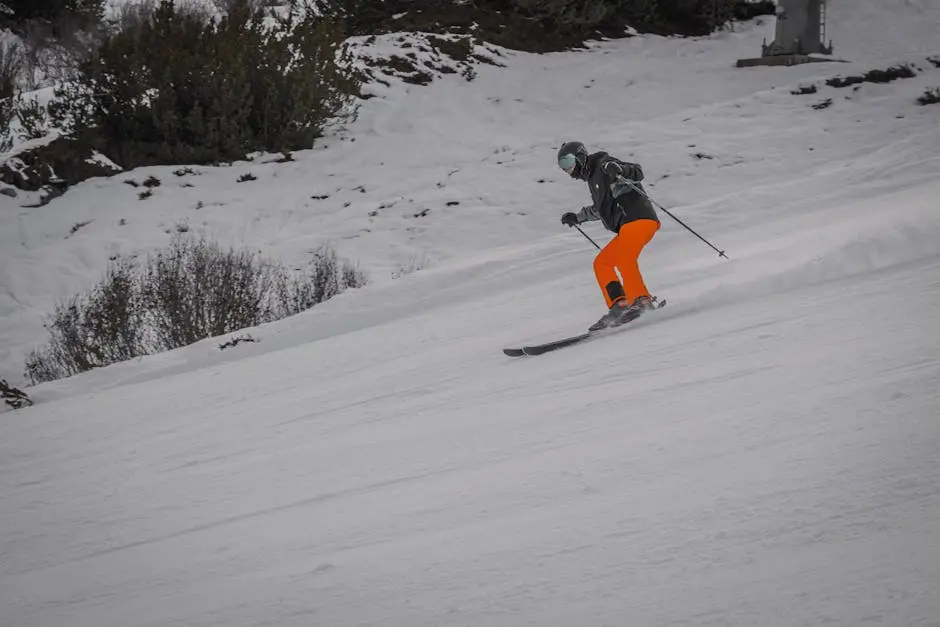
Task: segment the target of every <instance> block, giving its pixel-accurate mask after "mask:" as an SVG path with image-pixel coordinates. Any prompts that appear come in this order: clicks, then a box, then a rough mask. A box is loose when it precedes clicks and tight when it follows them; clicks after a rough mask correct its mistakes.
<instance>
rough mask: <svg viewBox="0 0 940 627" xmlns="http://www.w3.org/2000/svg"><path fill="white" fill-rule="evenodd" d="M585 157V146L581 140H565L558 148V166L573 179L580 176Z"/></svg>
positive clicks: (586, 152) (586, 155)
mask: <svg viewBox="0 0 940 627" xmlns="http://www.w3.org/2000/svg"><path fill="white" fill-rule="evenodd" d="M587 158H588V151H587V148H585V147H584V144H582V143H581V142H565V143H564V144H563V145H562V147H561V148H559V149H558V167H559V168H561V169H562V170H564V171H565V172H567V173H568V175H569V176H570V177H571V178H573V179H577V178H581V175H582V173H583V172H584V165H585V163H587Z"/></svg>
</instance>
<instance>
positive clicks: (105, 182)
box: [0, 0, 940, 627]
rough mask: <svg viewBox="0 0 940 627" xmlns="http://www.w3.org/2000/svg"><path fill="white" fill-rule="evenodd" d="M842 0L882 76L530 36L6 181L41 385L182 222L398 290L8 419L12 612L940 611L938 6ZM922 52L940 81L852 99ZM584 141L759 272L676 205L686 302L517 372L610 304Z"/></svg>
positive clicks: (838, 19)
mask: <svg viewBox="0 0 940 627" xmlns="http://www.w3.org/2000/svg"><path fill="white" fill-rule="evenodd" d="M829 19H830V22H829V30H828V32H829V36H830V37H832V39H833V40H834V43H835V45H836V55H837V56H838V57H840V58H842V59H845V60H847V61H848V63H818V64H809V65H803V66H796V67H791V68H747V69H737V68H735V67H734V62H735V60H736V59H738V58H742V57H748V56H755V55H756V54H758V53H759V50H760V43H761V41H762V39H763V38H765V37H766V38H768V39H770V38H772V36H773V20H765V21H764V22H763V23H762V24H756V23H749V24H745V25H740V24H739V25H737V26H736V27H735V30H734V31H732V32H722V33H718V34H716V35H714V36H711V37H708V38H698V39H683V40H679V39H667V38H660V37H650V36H643V37H635V38H632V39H627V40H620V41H608V42H601V43H596V44H594V45H592V46H591V47H590V49H588V50H583V51H577V52H568V53H558V54H550V55H527V54H521V53H514V52H510V51H502V53H501V54H502V56H501V57H500V58H499V61H500V62H501V63H503V64H504V65H505V66H506V67H496V66H487V65H482V66H479V67H478V68H477V71H478V76H477V78H476V79H475V80H473V81H466V80H464V79H463V78H461V77H460V76H457V75H454V76H448V77H444V78H442V79H440V80H437V81H435V83H433V84H432V85H431V86H428V87H416V86H411V85H405V84H402V83H399V82H393V83H392V84H391V86H390V87H387V88H386V87H384V86H376V87H374V88H373V89H374V93H375V94H376V96H377V97H375V98H372V99H369V100H366V101H365V102H364V103H363V107H362V110H361V112H360V115H359V118H358V119H357V120H356V121H355V122H354V123H353V124H351V125H350V126H349V127H348V128H347V129H345V130H343V131H341V132H338V133H337V134H334V135H332V136H331V137H330V138H328V139H327V140H326V141H324V142H323V143H322V144H320V145H318V147H317V148H316V149H314V150H311V151H306V152H301V153H296V154H295V155H294V157H295V160H294V161H293V162H289V163H281V164H277V163H273V161H274V159H275V157H276V155H274V156H270V155H269V156H261V157H259V158H258V159H256V160H255V161H254V162H244V163H237V164H234V165H232V166H231V167H225V168H208V167H196V168H193V169H194V171H195V172H196V174H191V175H186V176H175V175H174V174H173V173H172V171H173V169H174V168H147V169H143V170H139V171H133V172H127V173H122V174H119V175H117V176H115V177H113V178H110V179H96V180H91V181H88V182H86V183H84V184H82V185H80V186H77V187H76V188H73V189H72V190H70V191H69V192H68V193H67V194H66V195H65V196H63V197H62V198H59V199H57V200H55V201H53V202H52V203H50V204H49V205H47V206H44V207H39V208H26V207H24V206H23V205H24V204H28V202H29V201H30V200H31V199H32V197H28V195H21V196H20V197H19V198H15V199H14V198H7V197H5V196H0V338H2V341H0V375H2V376H4V377H6V378H9V379H10V380H11V381H15V382H18V383H21V382H22V378H21V373H22V363H23V359H24V357H25V355H26V354H27V352H28V351H29V350H30V349H31V348H32V347H35V346H38V345H39V344H41V342H42V340H43V338H44V330H43V328H42V321H43V318H42V316H43V315H44V314H45V313H47V312H48V311H49V310H50V309H51V307H52V305H53V304H54V303H55V302H56V301H57V300H58V299H62V298H65V297H67V296H69V295H71V294H73V293H75V292H78V291H81V290H83V289H87V288H88V286H90V285H91V284H92V283H93V282H94V281H95V280H96V279H97V278H98V277H99V276H100V274H101V272H102V271H103V270H104V269H105V268H106V266H107V263H108V258H109V257H110V256H113V255H117V254H134V253H137V254H140V255H145V254H147V253H148V252H151V251H153V250H155V249H156V248H157V247H159V246H161V245H163V244H165V243H166V242H167V241H168V240H169V238H170V237H171V235H172V234H173V233H175V232H176V231H177V230H179V229H178V228H177V226H178V225H183V226H185V227H186V228H189V229H191V231H192V232H197V233H198V232H202V233H205V234H206V235H208V236H210V237H212V238H213V239H216V240H218V241H220V242H222V243H223V244H232V245H238V246H240V245H247V246H250V247H252V248H253V249H257V250H261V251H262V252H264V253H265V254H267V255H270V256H272V257H277V258H279V259H281V260H283V261H285V263H289V264H292V265H295V266H298V267H299V266H301V265H302V264H304V263H305V262H306V260H307V259H308V258H309V254H310V251H311V250H315V249H316V248H317V246H319V245H320V244H322V243H324V242H331V243H333V244H334V245H335V246H336V247H337V249H338V251H339V253H340V254H341V255H342V256H344V257H348V258H350V259H353V260H355V261H357V262H358V263H359V264H360V266H361V267H362V268H363V269H364V270H365V271H367V272H368V273H369V274H370V276H371V278H372V283H371V284H370V285H369V286H367V287H365V288H363V289H360V290H354V291H349V292H346V293H344V294H342V295H341V296H339V297H337V298H335V299H333V300H331V301H329V302H327V303H324V304H322V305H319V306H317V307H315V308H313V309H312V310H310V311H308V312H306V313H304V314H301V315H298V316H295V317H293V318H290V319H286V320H282V321H280V322H278V323H274V324H270V325H266V326H264V327H260V328H257V329H250V330H248V332H250V333H251V334H252V336H253V337H254V338H255V339H257V340H258V341H257V342H255V343H250V344H240V345H238V346H237V347H235V348H232V349H229V350H226V351H220V350H219V348H218V345H219V343H220V342H221V341H222V340H223V339H224V338H216V339H212V340H207V341H204V342H201V343H199V344H196V345H194V346H191V347H187V348H185V349H181V350H177V351H173V352H171V353H165V354H161V355H155V356H151V357H147V358H144V359H140V360H135V361H133V362H127V363H122V364H117V365H114V366H112V367H109V368H104V369H101V370H97V371H92V372H89V373H85V374H83V375H80V376H76V377H72V378H70V379H67V380H63V381H59V382H55V383H50V384H44V385H41V386H36V387H31V388H28V391H29V393H30V394H31V396H32V397H33V398H34V400H35V401H36V405H35V406H34V407H32V408H29V409H25V410H20V411H15V412H12V411H11V412H7V413H3V414H2V419H0V495H2V500H0V625H2V626H3V627H109V626H112V625H113V626H116V627H156V626H165V625H187V626H196V625H198V626H209V625H212V626H219V627H222V626H224V627H243V626H244V627H248V626H261V625H272V626H274V625H276V626H278V627H295V626H296V627H301V626H304V627H307V626H310V625H329V626H340V625H343V626H345V625H382V626H386V625H401V626H407V627H417V626H424V625H427V626H441V625H474V626H476V625H529V624H531V625H558V626H569V625H575V624H580V625H591V626H595V625H611V626H614V625H617V626H620V625H631V626H640V625H644V626H645V625H650V626H653V625H656V626H659V625H671V626H672V625H688V626H695V627H701V626H705V625H741V626H748V627H753V626H756V625H760V626H773V627H776V626H780V627H784V626H787V627H789V626H793V625H823V624H825V625H844V626H846V627H849V626H851V627H859V626H861V625H886V626H892V627H895V626H901V625H904V626H913V625H918V626H923V627H937V626H940V594H938V582H940V456H938V453H937V452H938V451H940V421H938V419H940V385H938V381H940V332H938V329H940V326H938V315H940V245H938V242H940V210H938V209H940V206H938V203H940V201H938V199H940V151H938V149H937V147H938V146H940V107H937V106H936V105H930V106H919V105H918V104H917V103H916V99H917V97H918V96H919V95H920V94H922V93H923V92H924V91H925V90H927V89H930V88H934V87H940V68H936V67H934V65H933V64H931V63H930V62H929V61H927V59H928V57H932V56H940V2H938V1H937V0H919V1H917V2H914V1H907V2H901V1H900V0H897V1H885V2H878V3H859V2H847V1H843V2H832V3H831V4H830V7H829ZM396 39H397V37H395V36H392V37H387V38H385V39H383V40H380V41H379V42H378V44H377V46H379V48H378V49H382V47H383V46H384V47H385V48H387V49H389V50H390V49H393V47H394V46H395V45H396ZM897 63H912V64H914V65H915V66H916V67H917V68H918V70H919V71H918V73H917V76H916V77H915V78H909V79H902V80H898V81H895V82H892V83H889V84H877V85H876V84H871V83H864V84H862V85H861V86H860V87H859V88H858V89H853V88H851V87H850V88H845V89H836V88H833V87H829V86H826V85H825V80H826V79H827V78H831V77H833V76H837V75H841V76H847V75H851V74H858V73H863V72H865V71H868V70H870V69H875V68H878V69H884V68H886V67H889V66H891V65H894V64H897ZM811 84H812V85H815V86H816V87H817V92H816V93H814V94H806V95H795V94H793V93H791V92H793V91H796V90H797V89H798V88H799V87H801V86H808V85H811ZM827 99H831V101H832V102H831V104H829V105H828V106H821V107H819V108H814V107H813V105H821V104H822V103H823V102H825V101H826V100H827ZM568 139H580V140H582V141H584V142H585V143H587V144H588V147H589V148H591V149H595V150H596V149H603V150H608V151H610V152H611V153H613V154H614V155H616V156H618V157H620V158H623V159H626V160H636V161H638V162H640V163H641V164H642V165H643V167H644V170H645V171H646V175H647V184H648V190H649V192H650V194H651V195H652V197H653V198H654V200H656V201H657V202H658V203H660V204H661V205H662V206H664V207H666V208H667V209H670V210H672V211H673V212H674V213H675V214H676V215H677V216H678V217H680V218H681V219H682V220H683V221H685V222H686V223H687V224H688V225H689V226H691V227H693V228H695V229H697V230H698V231H699V232H700V233H701V234H702V235H703V236H705V237H707V238H709V239H710V240H712V241H714V242H715V244H716V245H718V246H719V247H720V248H722V249H724V250H726V251H727V253H728V255H729V257H730V259H728V260H725V259H720V258H718V256H717V255H716V254H715V253H714V252H713V251H711V250H710V249H709V248H708V247H707V246H705V244H703V243H702V242H700V241H699V240H697V239H696V238H695V237H694V236H692V235H691V234H690V233H688V232H687V231H686V230H685V229H683V228H682V227H681V226H680V225H679V224H677V223H676V222H675V221H673V220H672V219H671V218H670V217H668V216H667V215H665V214H661V218H662V221H663V228H662V229H661V230H660V232H659V233H658V234H657V236H656V237H655V238H654V240H653V241H652V243H651V244H650V245H649V246H648V247H647V249H646V251H645V252H644V254H643V256H642V258H641V267H642V269H643V271H644V275H645V278H646V280H647V283H648V284H649V285H650V287H651V289H652V290H653V291H654V293H656V294H658V295H659V296H661V297H665V298H667V299H668V301H669V304H668V305H667V307H666V308H664V309H662V310H660V311H657V312H652V313H649V314H648V315H646V316H644V317H643V318H641V319H640V320H638V321H636V322H634V323H631V324H630V325H628V326H627V327H624V328H623V329H620V330H618V331H616V332H615V333H613V334H611V335H610V336H609V337H605V338H602V339H598V340H595V341H592V342H588V343H585V344H581V345H577V346H574V347H570V348H566V349H563V350H561V351H559V352H555V353H550V354H547V355H543V356H540V357H537V358H522V359H511V358H508V357H505V356H504V355H503V354H502V352H501V349H502V348H503V347H505V346H517V345H521V344H523V343H533V342H539V341H542V340H547V339H553V338H557V337H563V336H566V335H571V334H573V333H577V332H580V331H582V330H583V329H584V328H585V327H586V326H587V325H589V324H590V323H591V322H593V321H594V320H595V319H596V318H597V317H598V316H600V315H601V314H602V313H603V311H604V307H603V299H602V297H601V295H600V292H599V290H598V288H597V285H596V284H595V282H594V277H593V273H592V271H591V262H592V260H593V257H594V254H595V253H596V250H595V249H594V248H593V246H591V244H590V243H589V242H587V241H586V240H585V239H584V238H582V237H581V235H580V234H579V233H577V231H574V230H573V229H567V228H565V227H563V226H562V225H561V224H560V223H559V217H560V215H561V213H562V212H564V211H568V210H576V209H577V208H579V207H580V206H582V205H583V204H586V203H587V202H588V201H589V196H588V194H587V190H586V189H585V187H584V184H583V183H580V182H576V181H572V180H571V179H568V178H567V177H565V176H564V174H563V173H562V172H560V171H559V170H558V169H557V168H556V167H555V165H554V156H555V150H556V149H557V147H558V145H560V143H561V142H562V141H564V140H568ZM247 172H251V173H253V174H254V175H255V176H257V180H255V181H252V182H246V183H236V182H235V181H236V179H237V178H238V177H239V176H240V175H242V174H245V173H247ZM150 175H154V176H157V177H158V178H160V179H161V180H162V182H163V184H162V185H161V186H160V187H158V188H155V193H154V195H153V196H152V197H151V198H148V199H146V200H138V198H137V194H138V192H139V190H138V189H135V188H133V187H131V186H130V185H128V184H126V183H125V182H124V181H125V180H128V179H133V180H135V181H137V182H141V181H143V180H144V179H145V178H146V177H147V176H150ZM187 185H188V186H187ZM82 222H87V224H86V225H84V226H82V227H81V228H79V229H77V230H75V232H74V233H73V232H71V230H72V227H73V226H74V225H76V224H78V223H82ZM585 230H586V232H587V233H588V234H589V235H591V236H592V237H593V238H595V240H597V241H598V242H599V243H602V244H603V243H604V242H606V241H607V240H608V239H609V234H607V233H605V232H604V231H603V229H602V228H601V227H600V226H599V225H597V224H593V225H586V227H585ZM416 269H417V271H415V272H409V271H410V270H416ZM393 277H397V278H393Z"/></svg>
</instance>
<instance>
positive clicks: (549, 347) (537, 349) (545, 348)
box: [503, 299, 666, 357]
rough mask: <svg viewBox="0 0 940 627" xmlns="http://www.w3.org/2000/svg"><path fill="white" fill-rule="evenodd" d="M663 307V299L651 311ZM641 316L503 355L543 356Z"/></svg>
mask: <svg viewBox="0 0 940 627" xmlns="http://www.w3.org/2000/svg"><path fill="white" fill-rule="evenodd" d="M665 306H666V301H665V299H663V300H661V301H657V302H656V307H654V308H653V309H662V308H663V307H665ZM641 315H642V313H637V314H636V315H635V316H632V317H630V318H628V319H627V320H625V321H624V322H622V323H620V324H618V325H617V326H615V327H610V328H607V329H601V330H599V331H586V332H584V333H580V334H578V335H572V336H570V337H566V338H562V339H560V340H552V341H551V342H545V343H544V344H532V345H528V346H520V347H518V348H504V349H503V353H504V354H505V355H507V356H509V357H523V356H526V355H529V356H535V355H543V354H545V353H549V352H551V351H555V350H558V349H559V348H565V347H566V346H572V345H574V344H578V343H580V342H583V341H584V340H588V339H591V338H595V337H599V336H602V335H607V334H608V333H612V332H614V331H617V330H618V329H620V328H621V327H623V326H626V325H627V324H629V323H630V322H632V321H633V320H636V319H637V318H639V317H640V316H641Z"/></svg>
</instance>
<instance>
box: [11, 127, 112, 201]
mask: <svg viewBox="0 0 940 627" xmlns="http://www.w3.org/2000/svg"><path fill="white" fill-rule="evenodd" d="M120 171H121V168H120V167H119V166H117V165H115V164H114V163H113V162H111V161H110V160H109V159H107V158H106V157H104V156H103V155H101V154H100V153H98V152H97V151H96V150H94V148H92V147H91V146H90V145H88V144H85V143H82V142H79V141H77V140H74V139H66V138H59V139H56V140H54V141H52V142H51V143H48V144H45V145H43V146H39V147H37V148H31V149H29V150H24V151H23V152H21V153H18V154H16V155H14V156H13V157H10V158H9V159H7V161H6V162H5V163H3V164H0V181H2V182H4V183H6V184H8V185H12V186H14V187H17V188H19V189H21V190H25V191H30V192H35V191H39V190H41V189H43V188H54V189H61V188H66V189H67V188H68V187H71V186H72V185H75V184H77V183H81V182H82V181H85V180H87V179H90V178H93V177H96V176H112V175H114V174H116V173H118V172H120Z"/></svg>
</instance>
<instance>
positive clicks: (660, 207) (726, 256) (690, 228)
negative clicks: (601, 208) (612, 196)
mask: <svg viewBox="0 0 940 627" xmlns="http://www.w3.org/2000/svg"><path fill="white" fill-rule="evenodd" d="M624 180H625V181H626V182H627V183H629V184H630V187H632V188H633V189H634V190H636V191H637V192H639V193H641V194H643V195H644V196H646V199H647V200H648V201H650V202H651V203H653V205H655V206H656V208H657V209H659V210H660V211H662V212H663V213H665V214H666V215H667V216H669V217H670V218H672V219H673V220H675V221H676V222H678V223H679V224H681V225H682V226H684V227H685V228H686V229H688V231H689V232H690V233H691V234H692V235H694V236H695V237H697V238H699V239H700V240H702V241H703V242H705V243H706V244H708V245H709V246H711V248H712V250H714V251H715V252H717V253H718V256H719V257H724V258H725V259H727V258H728V255H726V254H725V251H723V250H719V249H718V248H716V247H715V246H714V245H713V244H712V243H711V242H709V241H708V240H707V239H705V238H704V237H702V236H701V235H699V234H698V233H696V232H695V231H694V230H693V229H692V227H690V226H689V225H688V224H686V223H685V222H683V221H682V220H680V219H679V218H677V217H676V216H674V215H673V214H672V212H670V211H669V210H668V209H666V208H665V207H663V206H662V205H660V204H659V203H658V202H656V201H655V200H653V199H652V198H650V197H649V194H647V193H646V192H644V191H643V190H642V189H640V188H639V187H637V186H636V184H635V183H634V182H633V181H631V180H629V179H624ZM579 230H580V229H579ZM585 237H587V235H585ZM596 245H597V244H595V246H596Z"/></svg>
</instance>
